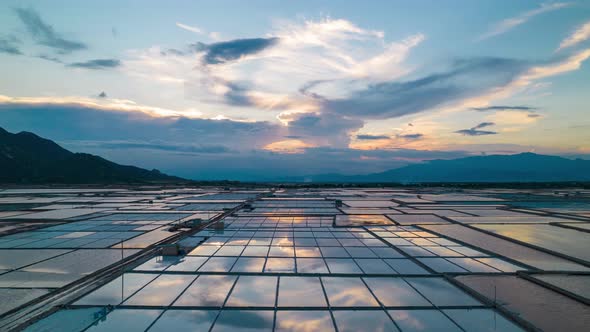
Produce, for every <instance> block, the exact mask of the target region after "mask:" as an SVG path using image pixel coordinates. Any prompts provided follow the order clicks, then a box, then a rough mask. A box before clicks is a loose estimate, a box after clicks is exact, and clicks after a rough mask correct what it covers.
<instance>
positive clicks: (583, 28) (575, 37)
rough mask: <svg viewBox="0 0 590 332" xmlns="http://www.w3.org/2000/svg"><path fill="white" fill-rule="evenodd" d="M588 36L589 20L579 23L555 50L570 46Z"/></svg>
mask: <svg viewBox="0 0 590 332" xmlns="http://www.w3.org/2000/svg"><path fill="white" fill-rule="evenodd" d="M588 38H590V21H588V22H586V23H584V24H582V25H580V26H579V27H578V28H577V29H576V30H575V31H574V32H573V33H572V34H571V35H569V36H568V37H567V38H566V39H564V40H563V41H562V42H561V44H559V47H558V48H557V51H559V50H562V49H564V48H568V47H572V46H574V45H577V44H579V43H581V42H583V41H585V40H587V39H588Z"/></svg>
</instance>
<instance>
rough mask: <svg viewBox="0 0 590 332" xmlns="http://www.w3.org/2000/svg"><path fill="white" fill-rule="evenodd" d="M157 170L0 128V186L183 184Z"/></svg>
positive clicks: (27, 133) (177, 178)
mask: <svg viewBox="0 0 590 332" xmlns="http://www.w3.org/2000/svg"><path fill="white" fill-rule="evenodd" d="M183 181H185V182H186V180H184V179H181V178H179V177H175V176H169V175H166V174H163V173H161V172H160V171H158V170H155V169H154V170H151V171H150V170H146V169H143V168H139V167H135V166H124V165H119V164H116V163H114V162H111V161H108V160H106V159H103V158H101V157H99V156H95V155H91V154H87V153H73V152H71V151H68V150H66V149H64V148H62V147H61V146H59V145H58V144H56V143H55V142H53V141H51V140H48V139H44V138H42V137H39V136H37V135H35V134H33V133H30V132H25V131H23V132H20V133H17V134H13V133H10V132H8V131H6V130H4V129H3V128H0V183H10V184H42V183H63V184H106V183H154V182H158V183H160V182H167V183H168V182H183Z"/></svg>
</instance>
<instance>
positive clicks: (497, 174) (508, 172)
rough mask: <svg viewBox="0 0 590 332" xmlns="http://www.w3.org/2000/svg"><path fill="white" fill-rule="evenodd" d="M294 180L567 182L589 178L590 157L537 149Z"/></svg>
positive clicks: (357, 181)
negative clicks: (550, 152) (563, 154)
mask: <svg viewBox="0 0 590 332" xmlns="http://www.w3.org/2000/svg"><path fill="white" fill-rule="evenodd" d="M291 180H295V181H294V182H300V181H307V182H309V181H311V182H356V183H359V182H366V183H379V182H381V183H386V182H395V183H430V182H441V183H442V182H567V181H590V160H583V159H575V160H572V159H567V158H562V157H556V156H547V155H539V154H535V153H520V154H513V155H489V156H476V157H466V158H459V159H452V160H432V161H427V162H423V163H420V164H413V165H409V166H405V167H401V168H397V169H392V170H389V171H385V172H382V173H375V174H369V175H358V176H344V175H338V174H323V175H315V176H307V177H305V178H301V179H298V180H299V181H297V180H296V179H291Z"/></svg>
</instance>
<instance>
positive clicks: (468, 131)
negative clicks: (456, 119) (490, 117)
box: [455, 122, 497, 136]
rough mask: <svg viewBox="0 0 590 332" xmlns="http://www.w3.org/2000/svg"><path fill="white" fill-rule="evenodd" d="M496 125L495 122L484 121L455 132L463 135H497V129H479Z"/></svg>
mask: <svg viewBox="0 0 590 332" xmlns="http://www.w3.org/2000/svg"><path fill="white" fill-rule="evenodd" d="M493 125H495V123H493V122H482V123H480V124H478V125H477V126H475V127H472V128H469V129H462V130H457V131H455V133H457V134H461V135H463V136H484V135H495V134H497V132H495V131H487V130H479V129H481V128H486V127H490V126H493Z"/></svg>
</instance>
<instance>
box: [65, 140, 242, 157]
mask: <svg viewBox="0 0 590 332" xmlns="http://www.w3.org/2000/svg"><path fill="white" fill-rule="evenodd" d="M70 143H73V144H76V145H78V146H80V147H82V146H85V147H88V148H98V149H123V150H133V149H141V150H160V151H172V152H183V153H192V154H202V153H205V154H210V153H230V152H232V151H231V150H230V149H229V148H228V147H226V146H224V145H195V144H184V143H177V144H166V143H161V142H158V141H151V142H135V141H106V142H101V141H75V142H70Z"/></svg>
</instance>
